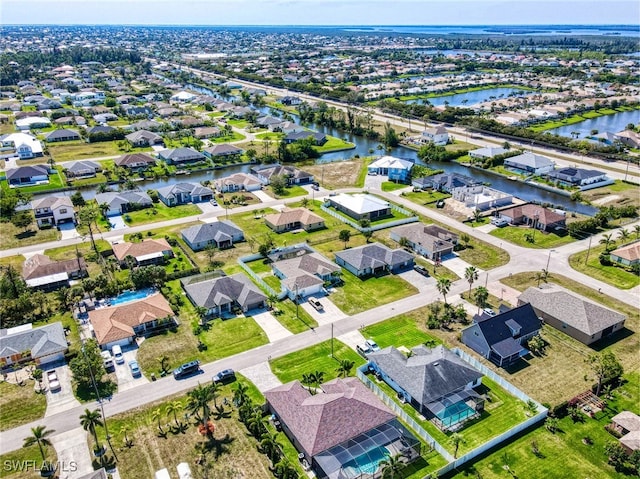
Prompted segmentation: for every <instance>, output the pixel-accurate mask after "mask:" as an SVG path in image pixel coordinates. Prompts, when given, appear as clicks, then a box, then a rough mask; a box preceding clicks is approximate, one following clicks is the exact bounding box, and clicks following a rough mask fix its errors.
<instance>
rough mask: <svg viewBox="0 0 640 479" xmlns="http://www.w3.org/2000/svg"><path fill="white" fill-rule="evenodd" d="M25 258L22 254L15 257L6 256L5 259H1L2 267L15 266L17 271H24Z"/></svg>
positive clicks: (0, 264)
mask: <svg viewBox="0 0 640 479" xmlns="http://www.w3.org/2000/svg"><path fill="white" fill-rule="evenodd" d="M24 260H25V257H24V256H22V255H21V254H17V255H14V256H5V257H4V258H0V266H13V267H14V268H15V269H16V271H20V270H21V269H22V263H24Z"/></svg>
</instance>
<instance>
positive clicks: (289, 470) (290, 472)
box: [273, 456, 298, 479]
mask: <svg viewBox="0 0 640 479" xmlns="http://www.w3.org/2000/svg"><path fill="white" fill-rule="evenodd" d="M273 473H274V475H275V476H276V477H279V478H280V479H295V478H297V477H298V471H296V468H295V467H293V465H292V464H291V462H289V459H287V458H286V457H285V456H283V457H282V458H281V459H280V460H279V461H278V463H277V464H276V465H275V466H273Z"/></svg>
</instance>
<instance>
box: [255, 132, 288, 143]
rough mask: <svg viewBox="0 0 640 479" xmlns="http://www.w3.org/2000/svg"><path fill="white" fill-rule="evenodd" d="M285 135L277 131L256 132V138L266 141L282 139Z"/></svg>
mask: <svg viewBox="0 0 640 479" xmlns="http://www.w3.org/2000/svg"><path fill="white" fill-rule="evenodd" d="M285 136H286V135H285V134H284V133H280V132H277V131H267V132H264V133H258V134H256V139H257V140H268V141H280V140H282V139H283V138H284V137H285Z"/></svg>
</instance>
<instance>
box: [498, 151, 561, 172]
mask: <svg viewBox="0 0 640 479" xmlns="http://www.w3.org/2000/svg"><path fill="white" fill-rule="evenodd" d="M504 166H505V167H507V168H513V169H515V170H518V171H520V172H522V173H525V174H530V175H542V174H544V173H549V172H550V171H553V168H554V166H555V163H554V162H553V160H551V159H549V158H547V157H546V156H542V155H536V154H535V153H531V152H530V151H527V152H525V153H522V154H521V155H517V156H512V157H510V158H507V159H505V160H504Z"/></svg>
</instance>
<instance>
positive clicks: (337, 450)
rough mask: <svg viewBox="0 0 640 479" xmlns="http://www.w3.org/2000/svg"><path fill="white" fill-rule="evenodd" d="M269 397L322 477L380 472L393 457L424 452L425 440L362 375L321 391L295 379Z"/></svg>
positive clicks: (404, 457)
mask: <svg viewBox="0 0 640 479" xmlns="http://www.w3.org/2000/svg"><path fill="white" fill-rule="evenodd" d="M264 396H265V399H266V402H267V408H268V410H269V412H270V413H272V414H273V415H274V417H275V418H276V419H277V420H278V421H279V422H280V424H281V426H282V430H283V431H284V433H285V434H286V435H287V437H288V438H289V440H290V441H291V443H292V444H293V445H294V446H295V448H296V449H297V450H298V451H300V457H301V459H302V460H303V461H304V462H303V465H305V466H306V465H308V466H310V467H312V468H313V469H314V472H315V475H316V477H319V478H329V479H341V478H356V477H378V475H374V474H379V473H380V471H381V469H382V467H383V465H382V464H380V463H381V462H382V461H383V460H385V459H386V458H387V457H388V456H398V457H401V458H402V461H403V462H405V463H408V462H410V461H412V460H414V459H416V458H417V457H419V456H420V441H418V440H417V439H416V438H415V436H414V435H413V434H412V433H411V432H409V430H408V429H407V428H406V427H404V426H403V425H402V424H401V423H400V422H399V421H398V419H397V418H396V417H395V415H394V414H393V413H392V412H391V410H390V409H389V408H388V407H387V406H385V404H384V403H383V402H382V401H381V400H380V399H379V398H378V397H377V396H376V395H375V394H374V393H373V392H372V391H370V390H369V389H367V387H366V386H365V385H364V384H362V382H360V380H359V379H357V378H353V377H351V378H344V379H334V380H332V381H329V382H327V383H324V384H322V385H321V386H320V387H319V388H316V393H315V394H311V392H310V391H309V389H307V388H305V387H304V386H302V384H300V382H299V381H293V382H290V383H287V384H283V385H281V386H277V387H275V388H273V389H271V390H269V391H267V392H265V394H264ZM305 463H306V464H305Z"/></svg>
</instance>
